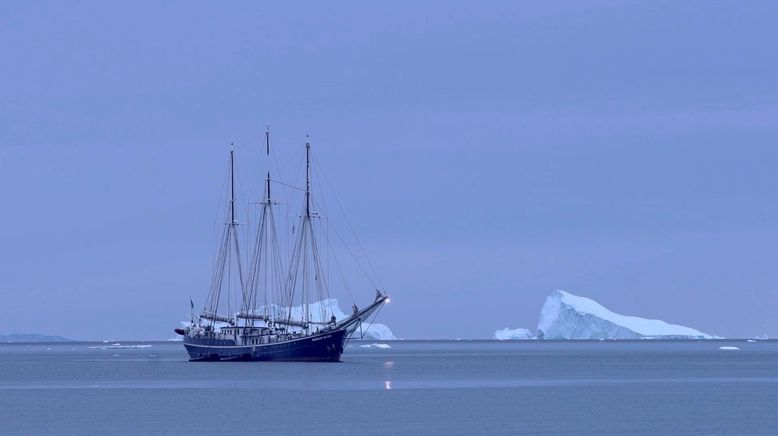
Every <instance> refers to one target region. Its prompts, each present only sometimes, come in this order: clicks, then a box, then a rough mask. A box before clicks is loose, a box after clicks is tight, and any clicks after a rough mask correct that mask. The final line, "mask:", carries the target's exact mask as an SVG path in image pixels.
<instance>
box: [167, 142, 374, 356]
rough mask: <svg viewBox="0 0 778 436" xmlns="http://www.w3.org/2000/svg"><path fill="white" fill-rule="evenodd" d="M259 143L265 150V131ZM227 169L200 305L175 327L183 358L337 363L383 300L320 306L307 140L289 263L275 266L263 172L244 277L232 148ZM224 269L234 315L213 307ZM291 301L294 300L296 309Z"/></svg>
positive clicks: (323, 288)
mask: <svg viewBox="0 0 778 436" xmlns="http://www.w3.org/2000/svg"><path fill="white" fill-rule="evenodd" d="M266 141H267V146H268V153H269V133H266ZM229 171H230V172H229V179H230V188H229V190H230V195H229V204H228V209H227V211H228V212H227V219H226V222H225V225H224V227H223V231H222V234H221V238H220V242H219V245H218V247H217V248H218V249H217V254H216V259H215V267H214V272H213V276H212V280H211V287H210V291H209V294H208V298H207V300H206V304H205V307H204V309H203V311H202V312H201V313H200V314H199V315H198V316H195V315H194V313H193V314H192V318H191V320H190V323H189V324H188V325H187V326H186V327H185V328H177V329H175V331H176V333H178V334H180V335H183V337H184V338H183V343H184V346H185V347H186V350H187V352H188V353H189V357H190V361H266V360H280V361H311V362H337V361H339V360H340V356H341V354H342V353H343V349H344V346H345V343H346V341H348V339H349V338H350V336H351V335H352V334H354V332H355V331H356V330H357V328H359V327H361V323H362V322H363V321H367V320H368V317H370V316H371V314H373V313H374V312H376V310H378V309H379V308H380V307H381V306H382V305H383V304H384V303H387V302H388V301H389V298H388V296H387V295H386V294H385V293H384V292H381V291H380V290H376V295H375V299H374V300H373V302H372V303H370V304H369V305H368V306H366V307H364V308H363V309H361V310H360V309H358V308H357V306H356V305H354V306H353V307H352V309H353V311H352V313H351V314H350V315H349V316H347V317H345V318H342V319H337V318H336V316H335V312H334V311H333V309H334V308H333V307H331V306H328V305H327V304H323V303H324V302H325V301H328V302H331V301H332V300H330V299H328V298H327V297H328V291H327V283H326V280H325V274H324V273H323V271H322V262H321V256H320V253H319V245H318V242H317V235H316V234H315V231H314V229H315V226H314V223H313V218H314V217H315V213H314V212H313V211H312V198H311V145H310V142H306V144H305V188H304V202H303V210H302V213H301V214H300V217H299V222H298V223H297V224H296V226H295V228H296V231H295V236H294V238H293V241H292V245H291V248H290V250H289V251H290V253H289V262H288V265H282V262H281V256H280V253H279V251H280V248H279V243H278V238H277V233H276V225H275V219H274V211H273V209H274V205H275V204H277V203H276V202H275V201H274V200H273V198H272V197H271V182H273V180H272V179H271V178H270V173H269V172H268V175H267V178H266V179H265V186H264V195H263V200H262V202H261V203H260V204H261V206H262V208H261V212H260V216H259V223H258V227H257V231H256V241H255V245H254V250H253V251H252V253H251V260H250V266H249V268H248V275H244V269H243V267H242V265H241V258H240V248H239V242H238V241H239V237H238V223H237V221H236V218H235V158H234V151H230V170H229ZM282 184H283V183H282ZM233 268H234V269H235V270H233ZM225 271H226V275H227V277H228V278H227V279H226V280H227V281H229V280H230V279H229V277H230V276H231V275H237V281H238V282H239V287H240V291H241V292H240V293H241V297H242V298H241V301H240V310H239V311H238V312H236V313H229V312H226V313H224V312H220V311H219V309H220V307H223V306H225V304H221V305H220V303H223V302H222V301H220V300H221V299H222V288H223V287H224V286H225V283H224V282H225ZM235 273H237V274H235ZM295 302H300V305H299V306H296V307H295ZM190 303H191V302H190ZM227 306H228V307H229V305H227ZM192 309H193V310H194V304H193V303H192Z"/></svg>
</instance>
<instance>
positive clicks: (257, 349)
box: [184, 328, 347, 362]
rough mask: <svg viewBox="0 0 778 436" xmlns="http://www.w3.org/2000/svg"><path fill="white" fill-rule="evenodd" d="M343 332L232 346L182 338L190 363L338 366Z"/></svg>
mask: <svg viewBox="0 0 778 436" xmlns="http://www.w3.org/2000/svg"><path fill="white" fill-rule="evenodd" d="M346 331H347V329H345V328H343V329H338V330H331V331H326V332H322V333H318V334H314V335H310V336H305V337H301V338H295V339H289V340H286V341H278V342H271V343H268V344H257V345H236V344H235V341H234V340H232V339H215V338H207V337H191V336H185V337H184V346H185V347H186V351H187V352H188V353H189V360H190V361H193V362H195V361H197V362H201V361H273V360H275V361H282V362H339V361H340V355H341V354H342V353H343V346H344V344H345V342H346V339H347V335H346Z"/></svg>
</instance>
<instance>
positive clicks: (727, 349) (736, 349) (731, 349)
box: [719, 346, 740, 351]
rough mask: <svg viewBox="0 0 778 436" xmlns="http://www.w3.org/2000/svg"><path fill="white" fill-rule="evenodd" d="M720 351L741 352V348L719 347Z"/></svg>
mask: <svg viewBox="0 0 778 436" xmlns="http://www.w3.org/2000/svg"><path fill="white" fill-rule="evenodd" d="M719 350H724V351H738V350H740V347H728V346H723V347H719Z"/></svg>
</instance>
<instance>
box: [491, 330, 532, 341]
mask: <svg viewBox="0 0 778 436" xmlns="http://www.w3.org/2000/svg"><path fill="white" fill-rule="evenodd" d="M494 339H497V340H500V341H506V340H511V339H534V335H533V334H532V332H531V331H529V330H527V329H510V328H508V327H505V328H504V329H502V330H497V331H495V332H494Z"/></svg>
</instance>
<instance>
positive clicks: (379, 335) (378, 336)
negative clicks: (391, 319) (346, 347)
mask: <svg viewBox="0 0 778 436" xmlns="http://www.w3.org/2000/svg"><path fill="white" fill-rule="evenodd" d="M351 338H352V339H367V340H371V341H393V340H395V339H397V338H396V337H395V336H394V334H393V333H392V331H391V330H389V327H387V326H385V325H383V324H378V323H375V322H374V323H372V324H364V323H363V324H362V328H361V329H360V328H359V327H357V329H356V330H355V331H354V334H352V335H351Z"/></svg>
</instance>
